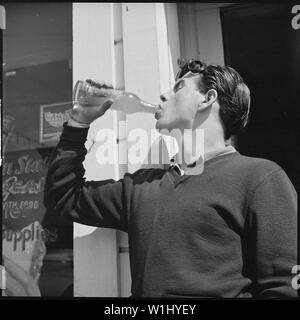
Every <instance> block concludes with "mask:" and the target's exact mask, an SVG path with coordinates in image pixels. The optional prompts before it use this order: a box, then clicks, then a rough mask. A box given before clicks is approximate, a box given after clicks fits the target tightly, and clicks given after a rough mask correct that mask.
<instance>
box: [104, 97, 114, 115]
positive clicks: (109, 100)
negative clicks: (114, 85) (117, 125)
mask: <svg viewBox="0 0 300 320" xmlns="http://www.w3.org/2000/svg"><path fill="white" fill-rule="evenodd" d="M113 103H114V101H113V100H112V99H108V100H107V101H105V102H104V104H103V105H102V107H101V109H102V110H104V112H105V111H107V110H108V109H109V108H110V107H111V105H112V104H113Z"/></svg>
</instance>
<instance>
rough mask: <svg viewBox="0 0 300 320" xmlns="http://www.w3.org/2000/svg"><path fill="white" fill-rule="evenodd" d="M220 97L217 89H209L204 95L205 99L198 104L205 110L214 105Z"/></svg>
mask: <svg viewBox="0 0 300 320" xmlns="http://www.w3.org/2000/svg"><path fill="white" fill-rule="evenodd" d="M217 99H218V93H217V91H216V90H215V89H210V90H208V91H207V92H206V93H205V95H204V97H203V100H202V101H201V102H200V104H199V106H198V110H203V109H206V108H208V107H210V106H212V104H213V103H214V102H215V101H216V100H217Z"/></svg>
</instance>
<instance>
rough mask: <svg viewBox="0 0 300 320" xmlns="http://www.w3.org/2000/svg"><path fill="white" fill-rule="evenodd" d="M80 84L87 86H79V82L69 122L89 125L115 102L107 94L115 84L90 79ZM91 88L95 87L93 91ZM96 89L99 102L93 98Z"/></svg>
mask: <svg viewBox="0 0 300 320" xmlns="http://www.w3.org/2000/svg"><path fill="white" fill-rule="evenodd" d="M80 85H81V86H82V85H84V86H85V87H80V88H77V86H78V84H77V85H76V87H75V89H74V97H73V102H74V105H73V109H72V112H71V119H70V120H69V124H71V125H75V126H78V127H88V126H89V124H90V123H92V122H93V121H94V120H96V119H97V118H99V117H101V116H102V115H103V114H104V113H105V112H106V111H107V110H108V109H109V108H110V106H111V105H112V104H113V103H114V101H113V100H112V99H111V98H110V97H108V96H107V94H106V92H107V90H111V89H113V86H112V85H111V84H110V83H107V82H103V81H102V82H96V81H93V80H90V79H89V80H86V81H85V82H84V83H83V84H82V83H81V84H80ZM91 89H93V91H91ZM95 91H97V97H98V100H97V103H96V101H93V100H91V98H92V97H93V95H94V94H95ZM77 95H80V98H78V97H77ZM83 98H85V99H83ZM88 98H89V99H88ZM74 121H75V123H74Z"/></svg>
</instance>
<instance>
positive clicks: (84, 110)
mask: <svg viewBox="0 0 300 320" xmlns="http://www.w3.org/2000/svg"><path fill="white" fill-rule="evenodd" d="M104 85H105V86H106V87H108V86H109V85H107V84H104ZM110 105H111V101H107V102H106V103H104V104H103V105H102V106H81V105H74V107H73V110H72V113H71V119H70V120H69V121H68V123H65V124H64V130H63V132H62V134H61V137H60V141H59V143H58V145H57V147H56V148H55V150H54V151H53V153H52V156H51V159H50V163H49V168H48V173H47V176H46V184H45V192H44V204H45V206H46V208H47V209H48V210H50V211H52V212H55V213H57V214H60V215H62V216H64V217H67V218H69V219H72V220H73V221H75V222H78V223H82V224H86V225H92V226H97V227H104V228H116V229H120V230H124V231H126V230H127V219H126V201H125V194H124V180H123V179H122V180H119V181H115V180H112V179H110V180H104V181H85V179H84V178H83V176H84V172H85V170H84V167H83V165H82V162H83V160H84V158H85V155H86V153H87V151H86V149H85V146H84V143H85V141H86V137H87V133H88V128H89V124H90V123H91V122H93V121H94V120H95V119H97V118H98V117H100V116H102V115H103V114H104V113H105V111H106V110H107V109H108V108H109V107H110Z"/></svg>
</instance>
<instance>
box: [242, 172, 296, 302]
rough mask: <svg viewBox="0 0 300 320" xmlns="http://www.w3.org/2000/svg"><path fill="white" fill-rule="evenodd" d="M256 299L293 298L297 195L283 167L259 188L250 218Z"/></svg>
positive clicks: (249, 249) (251, 271)
mask: <svg viewBox="0 0 300 320" xmlns="http://www.w3.org/2000/svg"><path fill="white" fill-rule="evenodd" d="M246 232H247V234H248V236H249V239H250V241H249V247H248V251H249V252H251V253H250V264H249V270H250V275H251V277H252V280H253V282H254V288H255V289H254V297H257V298H281V297H285V298H292V297H297V292H296V290H294V289H293V288H292V285H291V281H292V277H293V274H292V273H291V271H292V268H293V266H294V265H297V194H296V191H295V189H294V187H293V185H292V183H291V182H290V180H289V178H288V177H287V175H286V174H285V172H284V171H283V170H282V169H281V168H280V169H277V170H275V171H273V172H271V173H270V174H268V175H267V176H266V177H265V178H264V179H263V180H262V181H261V182H260V183H259V184H258V186H257V187H256V188H255V190H254V192H253V194H252V197H251V200H250V203H249V210H248V215H247V219H246Z"/></svg>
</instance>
